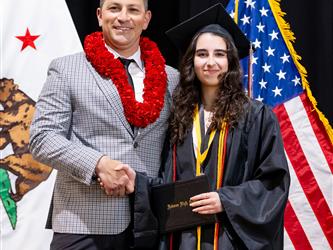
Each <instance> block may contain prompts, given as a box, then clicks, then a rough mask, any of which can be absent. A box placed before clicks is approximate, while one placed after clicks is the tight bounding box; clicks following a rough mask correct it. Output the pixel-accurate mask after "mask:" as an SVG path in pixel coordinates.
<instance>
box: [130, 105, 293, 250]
mask: <svg viewBox="0 0 333 250" xmlns="http://www.w3.org/2000/svg"><path fill="white" fill-rule="evenodd" d="M246 110H247V111H246V113H245V115H244V117H243V118H242V119H241V121H240V122H239V123H238V125H237V126H236V127H235V128H232V129H229V133H228V137H227V152H226V159H225V166H224V177H223V183H222V188H220V189H219V190H217V192H218V193H219V196H220V199H221V203H222V204H223V207H224V211H223V212H222V213H220V214H218V219H219V221H220V225H221V227H222V228H221V230H220V235H219V239H220V240H219V249H283V215H284V209H285V206H286V202H287V198H288V190H289V184H290V177H289V172H288V165H287V161H286V157H285V154H284V149H283V144H282V139H281V135H280V129H279V124H278V121H277V119H276V117H275V115H274V113H273V112H272V111H271V110H270V109H269V108H268V107H266V106H265V105H263V104H262V103H259V102H256V101H254V102H250V103H249V104H248V105H247V107H246ZM217 137H218V135H216V136H215V141H214V142H213V144H212V147H211V149H210V151H211V152H210V153H209V155H208V157H209V156H211V157H209V159H207V162H206V163H205V164H206V167H205V174H207V175H208V177H209V179H210V180H211V187H212V189H215V185H216V183H215V180H216V177H215V176H216V163H215V160H214V159H215V158H216V157H213V156H216V152H217V141H216V140H217V139H216V138H217ZM166 155H167V157H166V160H165V163H164V167H163V168H162V172H161V174H162V177H163V179H164V181H166V182H168V181H172V179H171V176H172V171H173V170H172V158H171V156H172V152H171V150H170V149H169V151H168V152H167V154H166ZM176 162H177V180H181V179H189V178H193V177H194V176H195V157H194V153H193V143H192V133H191V132H190V133H188V135H187V137H186V138H185V141H184V143H183V144H181V145H177V151H176ZM140 180H141V181H140ZM156 182H157V183H160V182H161V179H149V178H142V175H141V174H138V175H137V187H136V195H135V196H136V206H135V210H134V214H135V216H134V222H135V220H138V219H139V221H141V224H140V225H141V229H142V228H144V230H141V231H140V230H136V227H135V228H134V231H137V233H138V232H140V233H142V232H149V231H152V230H148V228H150V229H152V228H153V227H150V226H148V228H147V227H146V226H144V225H143V224H142V223H148V224H150V225H153V224H154V223H156V219H155V221H154V223H152V221H153V220H151V217H149V216H148V217H147V216H143V213H142V211H141V212H140V211H139V210H137V209H136V208H138V204H140V203H141V208H142V203H143V202H144V200H146V202H145V204H144V209H148V210H149V209H150V207H149V206H150V203H149V200H147V199H145V198H144V195H143V193H142V192H143V191H142V190H146V191H145V192H146V195H149V190H148V189H147V187H149V185H154V183H156ZM139 190H141V191H139ZM146 197H147V196H146ZM147 201H148V202H147ZM146 213H147V211H146ZM148 213H150V212H148ZM146 215H147V214H146ZM151 216H152V217H153V213H151ZM143 218H146V219H143ZM147 218H150V219H147ZM135 224H138V223H134V225H135ZM154 225H155V229H156V226H157V224H154ZM213 232H214V231H213V225H212V226H205V227H203V229H202V239H201V241H202V248H201V249H203V250H206V249H213ZM137 235H138V234H137ZM138 238H140V237H138ZM162 238H163V239H162V240H161V242H160V249H163V250H164V249H165V250H166V249H169V246H168V243H169V241H168V240H167V237H162ZM174 243H175V244H174V247H173V249H196V230H195V228H194V229H193V230H186V231H183V232H177V233H175V234H174Z"/></svg>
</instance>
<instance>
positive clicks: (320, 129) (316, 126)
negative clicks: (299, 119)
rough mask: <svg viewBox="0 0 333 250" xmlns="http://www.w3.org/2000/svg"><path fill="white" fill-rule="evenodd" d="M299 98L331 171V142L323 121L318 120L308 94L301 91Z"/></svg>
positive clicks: (332, 163) (332, 161)
mask: <svg viewBox="0 0 333 250" xmlns="http://www.w3.org/2000/svg"><path fill="white" fill-rule="evenodd" d="M300 98H301V100H302V102H303V106H304V108H305V110H306V113H307V115H308V117H309V120H310V123H311V126H312V129H313V131H314V133H315V135H316V137H317V140H318V142H319V145H320V147H321V150H322V151H323V153H324V155H325V158H326V161H327V162H328V165H329V167H330V169H331V172H332V173H333V144H332V143H331V140H330V138H329V136H328V134H327V133H326V130H325V127H324V125H323V123H322V122H321V121H320V119H319V116H318V113H317V112H316V111H315V110H314V109H313V108H312V103H311V102H310V100H309V98H308V96H307V95H306V94H305V93H303V94H302V95H300Z"/></svg>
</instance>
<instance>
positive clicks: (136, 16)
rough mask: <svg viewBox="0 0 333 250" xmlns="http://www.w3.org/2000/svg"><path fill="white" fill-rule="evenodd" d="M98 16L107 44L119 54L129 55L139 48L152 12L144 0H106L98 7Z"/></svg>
mask: <svg viewBox="0 0 333 250" xmlns="http://www.w3.org/2000/svg"><path fill="white" fill-rule="evenodd" d="M97 18H98V22H99V26H101V27H102V30H103V36H104V39H105V42H106V44H107V45H109V46H110V47H111V48H113V49H114V50H116V51H117V52H118V53H119V54H121V55H124V56H129V55H131V54H132V53H134V52H135V51H136V50H137V48H138V45H139V40H140V35H141V33H142V31H143V30H145V29H147V27H148V24H149V21H150V18H151V12H150V11H148V10H147V11H146V10H145V7H144V0H105V2H104V4H103V6H102V7H101V8H98V9H97ZM127 54H128V55H127Z"/></svg>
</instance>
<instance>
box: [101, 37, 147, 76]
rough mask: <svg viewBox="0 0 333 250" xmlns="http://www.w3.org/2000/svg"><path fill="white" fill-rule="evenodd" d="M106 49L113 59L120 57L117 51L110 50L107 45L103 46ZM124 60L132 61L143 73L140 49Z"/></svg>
mask: <svg viewBox="0 0 333 250" xmlns="http://www.w3.org/2000/svg"><path fill="white" fill-rule="evenodd" d="M105 46H106V48H107V49H108V51H109V52H111V53H112V54H113V55H114V57H115V58H118V57H122V56H120V55H119V53H118V52H117V51H115V50H114V49H112V48H111V47H110V46H109V45H107V44H105ZM126 59H133V60H134V61H135V62H136V64H137V65H138V66H139V68H140V69H141V71H144V69H143V67H144V65H143V62H142V60H141V50H140V47H139V48H138V49H137V51H136V52H135V53H134V54H133V55H131V56H129V57H126Z"/></svg>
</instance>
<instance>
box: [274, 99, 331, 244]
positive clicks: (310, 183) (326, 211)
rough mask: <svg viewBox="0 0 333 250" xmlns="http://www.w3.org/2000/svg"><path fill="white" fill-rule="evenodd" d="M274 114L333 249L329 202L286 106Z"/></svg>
mask: <svg viewBox="0 0 333 250" xmlns="http://www.w3.org/2000/svg"><path fill="white" fill-rule="evenodd" d="M274 112H275V113H276V115H277V117H278V119H279V122H280V127H281V134H282V138H283V142H284V147H285V149H286V152H287V154H288V157H289V159H290V162H291V164H292V166H293V168H294V170H295V173H296V175H297V178H298V180H299V182H300V184H301V186H302V189H303V191H304V193H305V195H306V197H307V199H308V201H309V204H310V206H311V208H312V210H313V212H314V214H315V216H316V218H317V220H318V222H319V224H320V226H321V228H322V230H323V233H324V235H325V236H326V238H327V241H328V242H329V244H330V246H332V247H333V237H332V236H333V235H332V231H333V227H332V225H331V224H332V223H331V222H332V220H331V218H332V213H331V211H330V208H329V206H328V204H327V201H326V200H325V198H324V196H323V194H322V192H321V190H320V188H319V186H318V183H317V181H316V179H315V177H314V175H313V173H312V171H311V168H310V166H309V163H308V161H307V160H306V157H305V155H304V152H303V150H302V148H301V145H300V143H299V141H298V138H297V136H296V134H295V131H294V129H293V126H292V124H291V121H290V119H289V116H288V113H287V111H286V109H285V107H284V105H279V106H277V107H276V108H274ZM314 153H315V152H314Z"/></svg>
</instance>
